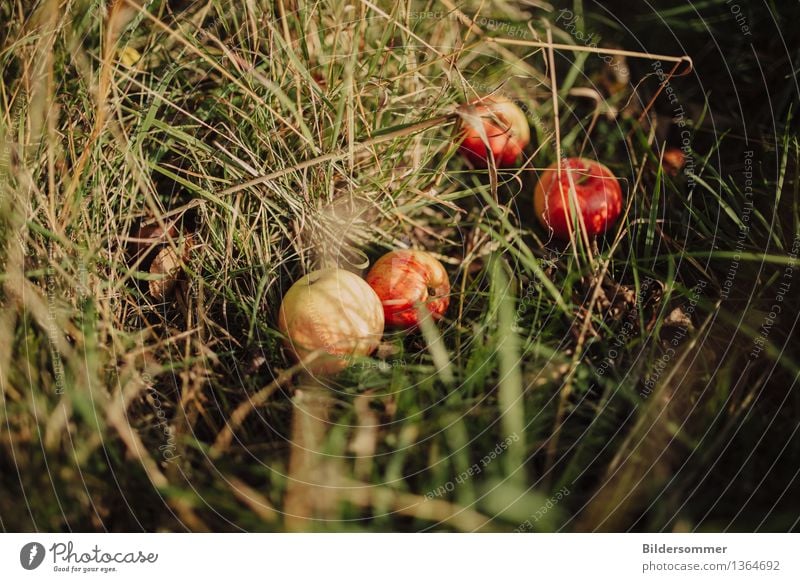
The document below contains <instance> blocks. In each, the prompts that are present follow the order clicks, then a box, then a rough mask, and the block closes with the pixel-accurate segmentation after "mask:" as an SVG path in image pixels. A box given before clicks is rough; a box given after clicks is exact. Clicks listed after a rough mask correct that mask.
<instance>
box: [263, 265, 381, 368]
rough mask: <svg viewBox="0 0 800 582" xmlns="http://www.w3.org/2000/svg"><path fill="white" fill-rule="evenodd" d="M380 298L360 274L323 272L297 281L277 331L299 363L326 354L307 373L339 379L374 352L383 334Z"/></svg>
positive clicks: (290, 289)
mask: <svg viewBox="0 0 800 582" xmlns="http://www.w3.org/2000/svg"><path fill="white" fill-rule="evenodd" d="M383 323H384V319H383V309H382V307H381V302H380V299H378V296H377V295H376V294H375V292H374V291H373V290H372V288H371V287H370V286H369V285H367V283H366V282H365V281H364V280H363V279H362V278H361V277H359V276H358V275H354V274H353V273H350V272H349V271H344V270H341V269H322V270H319V271H314V272H312V273H309V274H308V275H306V276H305V277H303V278H302V279H299V280H298V281H297V282H295V284H294V285H292V286H291V288H289V290H288V291H287V292H286V295H284V297H283V302H282V303H281V308H280V312H279V314H278V327H279V329H280V331H281V333H283V334H284V336H285V337H286V340H285V343H286V346H287V348H288V349H289V350H290V351H291V352H292V354H293V355H294V357H295V358H297V360H298V361H300V360H303V359H304V358H305V357H306V356H308V355H309V354H311V353H312V352H315V351H317V350H323V352H324V353H323V354H322V356H321V357H319V358H318V359H316V360H314V361H313V362H311V363H310V364H309V366H308V369H309V370H310V371H311V372H313V373H318V374H335V373H337V372H340V371H341V370H343V369H344V368H346V367H347V366H348V365H349V364H350V362H351V360H352V359H353V358H354V357H357V356H367V355H369V354H371V353H372V352H374V351H375V349H376V348H377V347H378V344H379V343H380V340H381V336H382V335H383Z"/></svg>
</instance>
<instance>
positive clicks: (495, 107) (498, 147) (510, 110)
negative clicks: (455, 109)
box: [460, 96, 531, 167]
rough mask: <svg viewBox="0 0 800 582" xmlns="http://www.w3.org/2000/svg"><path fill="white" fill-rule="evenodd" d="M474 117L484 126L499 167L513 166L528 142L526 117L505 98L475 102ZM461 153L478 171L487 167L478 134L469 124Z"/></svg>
mask: <svg viewBox="0 0 800 582" xmlns="http://www.w3.org/2000/svg"><path fill="white" fill-rule="evenodd" d="M472 105H473V107H474V109H475V114H476V115H478V116H479V117H480V118H481V121H482V122H483V130H484V131H485V132H486V138H487V140H488V142H489V148H490V149H491V151H492V154H493V155H494V161H495V164H497V166H498V167H508V166H513V165H514V164H515V163H516V161H517V160H518V159H519V156H520V154H522V150H524V149H525V146H527V145H528V144H529V143H530V141H531V129H530V127H529V126H528V119H527V118H526V117H525V113H524V112H523V111H522V109H520V108H519V107H518V106H517V105H516V104H515V103H514V102H513V101H511V100H510V99H508V98H506V97H502V96H496V97H484V98H483V99H480V100H478V101H476V102H474V103H473V104H472ZM462 138H463V140H462V142H461V148H460V151H461V153H462V154H464V155H465V156H466V157H467V158H469V159H470V160H472V162H473V163H474V164H475V165H477V166H481V167H486V165H487V164H488V158H489V153H488V151H487V150H486V145H485V144H484V142H483V139H482V137H481V134H480V131H479V130H478V128H477V127H474V126H473V125H471V124H469V123H465V124H464V130H463V132H462Z"/></svg>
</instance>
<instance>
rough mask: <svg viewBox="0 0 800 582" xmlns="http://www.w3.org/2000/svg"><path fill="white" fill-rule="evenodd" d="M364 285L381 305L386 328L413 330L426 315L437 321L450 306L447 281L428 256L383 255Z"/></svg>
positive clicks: (439, 265)
mask: <svg viewBox="0 0 800 582" xmlns="http://www.w3.org/2000/svg"><path fill="white" fill-rule="evenodd" d="M367 283H369V285H370V287H372V289H374V290H375V293H376V294H377V296H378V297H379V299H380V301H381V304H382V305H383V314H384V318H385V320H386V323H387V325H391V326H393V327H400V328H405V329H413V328H415V327H417V326H418V325H419V322H420V318H422V317H426V316H428V315H430V316H432V317H433V318H434V319H440V318H441V317H442V316H443V315H444V313H445V311H447V306H448V305H449V304H450V279H449V278H448V276H447V271H446V270H445V268H444V266H443V265H442V263H441V262H439V260H438V259H437V258H436V257H434V256H433V255H432V254H430V253H428V252H425V251H418V250H396V251H391V252H389V253H386V254H385V255H383V256H382V257H381V258H380V259H378V260H377V261H376V262H375V264H374V265H373V266H372V268H371V269H370V271H369V273H367Z"/></svg>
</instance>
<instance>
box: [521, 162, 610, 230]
mask: <svg viewBox="0 0 800 582" xmlns="http://www.w3.org/2000/svg"><path fill="white" fill-rule="evenodd" d="M533 204H534V208H535V210H536V216H537V217H538V218H539V222H541V223H542V225H543V226H544V227H545V228H550V229H553V235H554V236H556V237H558V238H569V232H570V228H571V227H572V226H573V219H572V214H571V212H570V208H572V207H573V206H572V205H573V204H574V207H575V208H577V209H578V210H580V214H581V217H582V218H583V222H584V224H585V225H586V232H587V234H588V235H589V236H595V235H598V234H602V233H603V232H605V231H606V229H607V228H608V227H610V226H611V225H612V224H614V222H615V221H616V220H617V219H618V218H619V215H620V213H621V212H622V188H621V187H620V185H619V181H618V180H617V179H616V178H615V177H614V174H612V173H611V170H609V169H608V168H607V167H605V166H604V165H603V164H601V163H599V162H596V161H594V160H589V159H586V158H566V159H565V160H563V161H562V162H561V176H560V179H559V176H558V170H557V166H556V164H553V165H552V166H550V167H549V168H547V169H546V170H545V171H544V172H542V175H541V176H540V177H539V183H538V184H536V190H535V191H534V195H533Z"/></svg>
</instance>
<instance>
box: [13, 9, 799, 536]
mask: <svg viewBox="0 0 800 582" xmlns="http://www.w3.org/2000/svg"><path fill="white" fill-rule="evenodd" d="M636 4H637V6H636V7H633V8H632V7H631V6H630V5H631V3H630V2H621V1H619V2H618V1H612V2H602V3H600V2H598V3H595V2H584V1H582V0H575V1H574V2H569V3H564V4H553V5H551V4H548V3H545V2H538V1H531V2H510V1H509V2H506V1H496V2H480V1H477V0H467V1H463V2H462V1H456V0H440V1H437V2H411V1H406V0H402V1H395V2H383V1H380V2H379V1H377V0H374V1H373V0H352V1H344V0H330V1H328V2H309V1H305V0H274V1H273V0H246V1H242V2H222V1H220V0H197V1H194V2H189V1H179V0H172V1H169V0H153V1H146V2H141V1H137V2H135V1H134V0H123V1H119V2H110V1H90V0H39V1H37V2H21V1H17V0H0V301H1V302H2V311H0V396H2V398H0V419H1V420H2V422H0V528H2V529H3V530H6V531H33V530H40V531H139V530H144V531H185V530H192V531H204V530H211V531H239V530H246V531H285V530H313V531H373V532H374V531H431V530H436V531H476V530H478V531H592V530H612V531H620V530H637V531H721V530H733V531H787V530H796V529H797V525H798V520H800V503H798V501H797V500H798V498H800V484H799V483H798V479H797V476H798V472H800V463H799V462H798V459H800V437H798V435H797V429H798V426H800V424H798V423H800V391H799V390H798V387H797V380H798V374H800V342H798V333H797V329H796V324H797V320H798V314H799V313H800V299H799V298H800V293H799V292H798V291H800V265H798V262H797V255H798V251H800V192H799V191H798V190H799V189H800V182H798V171H799V168H798V159H800V148H799V147H798V140H797V122H796V112H797V106H798V94H799V93H800V91H799V90H798V85H797V79H796V76H795V71H796V68H797V57H798V55H797V47H798V46H800V39H799V38H798V27H797V26H796V22H797V19H798V18H800V9H798V6H797V4H796V3H788V2H785V3H778V2H769V1H765V2H763V3H761V4H759V3H757V2H739V3H737V2H732V1H730V0H728V1H726V0H705V1H703V2H698V3H696V4H692V3H684V2H672V1H664V2H658V3H657V7H656V8H653V7H651V6H650V5H649V4H648V3H641V5H638V4H639V3H636ZM757 4H758V5H757ZM497 39H504V40H501V41H498V40H497ZM548 43H549V44H548ZM553 43H556V44H559V45H571V46H572V48H570V47H563V48H558V49H557V50H556V49H553V48H552V44H553ZM595 48H598V49H603V50H606V49H610V50H611V52H599V53H598V52H592V51H593V50H594V49H595ZM620 50H625V51H632V52H635V53H639V54H636V55H634V54H630V55H627V56H625V55H623V54H620V52H619V51H620ZM615 51H616V52H615ZM684 55H687V56H689V57H691V60H692V63H693V68H692V69H691V70H689V66H688V61H680V62H674V61H671V60H669V58H665V57H670V56H672V57H682V56H684ZM793 59H794V60H793ZM489 93H499V94H502V95H505V96H508V97H510V98H512V99H514V100H515V101H516V102H517V103H519V105H520V106H521V107H522V108H523V110H524V111H525V112H526V115H527V117H528V121H529V123H530V126H531V130H532V137H533V139H532V143H531V145H530V146H529V147H528V148H527V149H526V150H525V153H524V154H525V155H524V158H523V159H522V160H521V161H520V163H519V164H518V167H516V168H513V169H501V170H494V169H492V170H486V169H483V170H481V169H477V168H474V167H472V166H471V164H470V163H469V162H468V161H466V160H465V159H463V158H462V157H461V156H460V155H459V153H458V151H457V148H458V140H457V135H458V131H459V127H460V126H461V125H462V124H464V123H469V115H468V113H467V114H465V110H464V109H463V108H459V107H458V106H459V105H460V104H463V103H466V102H469V101H470V100H472V99H474V98H475V97H477V96H479V95H485V94H489ZM670 148H672V149H677V150H682V153H683V161H682V164H678V165H675V164H674V163H672V164H671V163H669V162H670V161H671V160H672V159H674V156H675V153H674V152H672V153H671V154H669V155H670V156H673V157H669V156H668V157H667V158H666V162H665V161H662V158H663V156H664V152H665V151H666V150H668V149H670ZM559 152H561V154H563V155H568V156H576V155H583V156H586V157H590V158H596V159H598V160H601V161H603V162H604V163H605V164H607V165H608V166H609V167H610V168H611V169H612V170H613V171H614V172H615V174H616V175H617V176H618V177H619V178H620V180H621V181H622V183H623V191H624V192H625V197H626V198H625V199H626V207H625V212H624V216H623V219H622V220H620V221H619V223H618V224H617V225H615V227H614V228H613V229H611V230H610V231H609V232H608V233H606V235H604V236H601V237H599V238H597V239H596V240H595V241H582V240H581V239H576V240H575V242H574V243H560V242H558V241H556V240H551V239H550V237H549V236H548V232H547V231H546V230H545V229H543V228H542V227H541V226H540V225H539V224H538V223H537V222H536V220H535V217H534V212H533V202H532V193H533V188H534V185H535V183H536V179H537V175H538V173H539V171H540V170H541V169H542V168H545V167H546V166H548V165H550V164H551V163H552V162H553V161H555V160H557V159H558V158H559ZM142 225H154V226H155V227H157V228H159V229H161V231H162V232H166V233H168V235H166V236H165V237H164V238H163V239H162V240H160V241H159V240H156V241H155V242H153V241H152V240H148V239H149V237H144V239H145V240H142V237H143V235H142V232H141V231H140V228H141V227H142ZM162 243H163V244H162ZM404 247H413V248H421V249H427V250H428V251H430V252H432V253H434V254H435V255H436V256H437V257H439V258H440V260H441V261H442V262H443V264H444V265H445V267H446V268H447V270H448V272H449V275H450V279H451V282H452V295H451V301H450V308H449V310H448V312H447V314H446V316H445V318H444V319H443V321H441V322H440V324H439V325H438V326H434V327H426V328H424V329H423V333H397V332H391V333H387V335H386V336H385V338H384V341H383V343H382V345H381V346H380V348H379V350H378V352H377V353H376V354H375V355H374V356H373V357H370V358H363V359H361V360H359V361H358V362H356V363H355V365H353V366H351V367H350V368H349V369H348V370H347V371H346V372H345V373H344V374H342V375H341V376H338V377H336V378H329V379H327V380H324V381H320V380H313V381H312V380H311V379H310V378H309V377H308V375H306V374H304V373H303V371H302V369H301V366H296V365H293V364H294V363H293V361H292V360H291V359H290V358H289V357H288V354H287V353H286V351H285V349H284V347H283V343H282V337H281V335H280V333H279V331H278V325H277V316H278V308H279V305H280V302H281V298H282V296H283V294H284V293H285V292H286V290H287V289H288V288H289V286H290V285H291V284H292V282H293V281H295V280H297V279H298V278H300V277H301V276H302V275H303V274H305V273H307V272H308V271H310V270H313V269H315V268H319V267H321V266H332V265H338V266H340V267H342V268H347V269H349V270H351V271H354V272H357V273H362V272H363V271H364V270H365V268H366V267H367V266H368V265H369V264H370V263H371V262H372V261H374V260H375V259H376V258H378V257H379V256H380V255H381V254H383V253H384V252H386V251H387V250H390V249H393V248H404ZM164 248H167V249H172V251H171V252H172V256H173V257H174V258H175V261H176V265H177V273H178V274H177V276H176V278H175V280H172V279H169V281H168V283H169V284H166V283H165V282H164V278H163V277H160V276H159V275H158V273H157V272H155V273H154V269H155V270H156V271H157V268H155V267H153V264H154V263H155V264H159V261H161V260H162V259H163V258H164V255H163V254H162V255H160V258H155V257H154V255H155V254H157V253H158V252H159V251H163V249H164ZM167 254H169V253H167ZM330 317H336V314H330Z"/></svg>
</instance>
